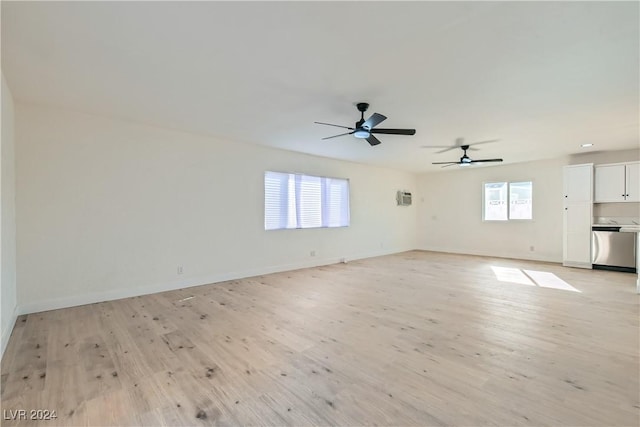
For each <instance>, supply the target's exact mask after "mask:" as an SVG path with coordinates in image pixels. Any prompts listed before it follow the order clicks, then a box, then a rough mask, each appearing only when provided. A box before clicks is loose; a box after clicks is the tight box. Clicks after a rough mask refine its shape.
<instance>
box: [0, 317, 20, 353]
mask: <svg viewBox="0 0 640 427" xmlns="http://www.w3.org/2000/svg"><path fill="white" fill-rule="evenodd" d="M17 319H18V307H17V306H16V307H14V308H13V313H11V320H10V321H9V323H8V324H7V325H6V326H5V328H4V329H3V330H2V337H1V338H0V339H1V340H2V341H0V359H2V356H4V351H5V350H6V348H7V344H9V338H11V333H12V332H13V327H14V326H15V324H16V320H17Z"/></svg>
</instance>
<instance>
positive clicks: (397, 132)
mask: <svg viewBox="0 0 640 427" xmlns="http://www.w3.org/2000/svg"><path fill="white" fill-rule="evenodd" d="M371 133H382V134H387V135H415V134H416V130H415V129H371Z"/></svg>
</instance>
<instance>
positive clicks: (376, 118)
mask: <svg viewBox="0 0 640 427" xmlns="http://www.w3.org/2000/svg"><path fill="white" fill-rule="evenodd" d="M385 120H387V118H386V117H385V116H383V115H382V114H378V113H373V115H372V116H371V117H369V118H368V119H367V120H365V121H364V123H362V126H361V127H363V128H367V129H371V128H373V127H374V126H377V125H379V124H380V123H382V122H383V121H385Z"/></svg>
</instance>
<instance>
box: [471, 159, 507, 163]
mask: <svg viewBox="0 0 640 427" xmlns="http://www.w3.org/2000/svg"><path fill="white" fill-rule="evenodd" d="M501 161H502V159H482V160H471V163H489V162H501Z"/></svg>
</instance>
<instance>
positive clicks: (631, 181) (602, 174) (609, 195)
mask: <svg viewBox="0 0 640 427" xmlns="http://www.w3.org/2000/svg"><path fill="white" fill-rule="evenodd" d="M639 167H640V163H638V162H636V163H617V164H612V165H598V166H596V167H595V197H594V202H595V203H608V202H638V201H640V192H639V190H640V182H638V180H639V179H640V175H639V173H638V171H639V169H638V168H639Z"/></svg>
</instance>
